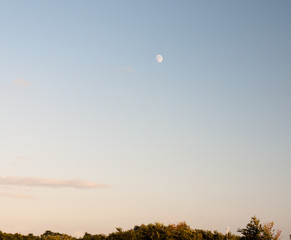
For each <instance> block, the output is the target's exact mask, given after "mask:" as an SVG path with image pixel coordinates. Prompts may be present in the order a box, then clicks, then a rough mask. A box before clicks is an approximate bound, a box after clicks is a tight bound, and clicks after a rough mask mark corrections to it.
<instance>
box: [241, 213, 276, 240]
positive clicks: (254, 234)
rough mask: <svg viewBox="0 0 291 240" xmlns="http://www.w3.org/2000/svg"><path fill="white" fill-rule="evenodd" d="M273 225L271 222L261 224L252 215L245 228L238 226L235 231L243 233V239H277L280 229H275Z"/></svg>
mask: <svg viewBox="0 0 291 240" xmlns="http://www.w3.org/2000/svg"><path fill="white" fill-rule="evenodd" d="M273 226H274V223H273V222H270V223H265V224H263V225H262V224H261V223H260V220H259V219H258V218H257V217H256V216H254V217H252V218H251V221H250V222H249V223H248V224H247V226H246V228H240V229H238V230H237V231H238V232H240V233H241V234H242V235H243V239H244V240H279V239H280V235H281V231H280V230H277V231H275V229H273Z"/></svg>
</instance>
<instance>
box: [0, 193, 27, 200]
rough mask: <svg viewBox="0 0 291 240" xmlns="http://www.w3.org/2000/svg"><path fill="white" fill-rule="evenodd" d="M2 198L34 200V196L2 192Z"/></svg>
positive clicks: (0, 195)
mask: <svg viewBox="0 0 291 240" xmlns="http://www.w3.org/2000/svg"><path fill="white" fill-rule="evenodd" d="M0 197H13V198H26V199H27V198H32V196H30V195H26V194H18V193H9V192H0Z"/></svg>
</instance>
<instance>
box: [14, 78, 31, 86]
mask: <svg viewBox="0 0 291 240" xmlns="http://www.w3.org/2000/svg"><path fill="white" fill-rule="evenodd" d="M12 82H13V84H15V85H18V86H27V85H30V81H26V80H23V79H22V78H18V79H15V80H13V81H12Z"/></svg>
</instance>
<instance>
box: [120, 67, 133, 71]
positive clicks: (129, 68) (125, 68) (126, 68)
mask: <svg viewBox="0 0 291 240" xmlns="http://www.w3.org/2000/svg"><path fill="white" fill-rule="evenodd" d="M121 70H123V71H126V72H133V70H134V69H133V67H124V68H121Z"/></svg>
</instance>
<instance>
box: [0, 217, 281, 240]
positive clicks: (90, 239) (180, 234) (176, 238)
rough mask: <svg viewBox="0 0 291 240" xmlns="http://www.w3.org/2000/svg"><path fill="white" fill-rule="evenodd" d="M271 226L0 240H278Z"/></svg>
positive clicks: (254, 223)
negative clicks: (228, 230) (229, 229)
mask: <svg viewBox="0 0 291 240" xmlns="http://www.w3.org/2000/svg"><path fill="white" fill-rule="evenodd" d="M273 226H274V223H273V222H270V223H265V224H261V223H260V220H259V219H257V218H256V217H252V218H251V220H250V222H249V223H248V224H247V226H246V228H240V229H238V232H239V233H240V235H235V234H232V233H231V232H227V233H226V234H222V233H220V232H218V231H213V232H212V231H208V230H200V229H191V228H190V226H188V225H187V224H186V223H185V222H182V223H178V224H170V225H167V226H166V225H164V224H161V223H155V224H148V225H144V224H142V225H140V226H135V227H134V228H132V229H130V230H126V231H123V230H122V229H121V228H116V231H115V232H112V233H110V234H108V235H104V234H90V233H87V232H86V233H85V234H84V236H83V237H80V238H76V237H72V236H70V235H67V234H63V233H58V232H52V231H49V230H47V231H46V232H45V233H43V234H42V235H40V236H34V235H33V234H31V233H30V234H28V235H22V234H19V233H15V234H11V233H4V232H2V231H0V240H279V239H280V235H281V231H279V230H277V231H276V230H275V229H274V228H273Z"/></svg>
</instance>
